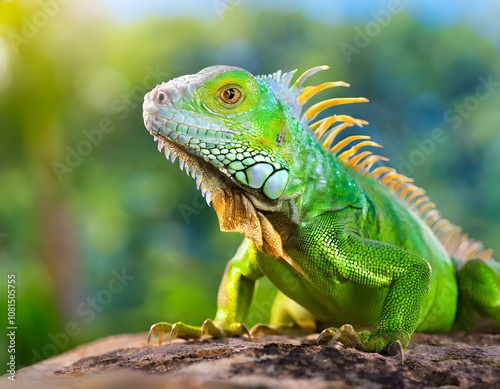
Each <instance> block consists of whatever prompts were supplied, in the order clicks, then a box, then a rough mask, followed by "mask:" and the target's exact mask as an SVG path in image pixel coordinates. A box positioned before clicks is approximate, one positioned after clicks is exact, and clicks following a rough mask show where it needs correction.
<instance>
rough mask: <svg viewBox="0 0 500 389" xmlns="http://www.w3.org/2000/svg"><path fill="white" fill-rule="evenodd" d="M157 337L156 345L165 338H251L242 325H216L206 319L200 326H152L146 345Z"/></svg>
mask: <svg viewBox="0 0 500 389" xmlns="http://www.w3.org/2000/svg"><path fill="white" fill-rule="evenodd" d="M157 335H158V338H159V339H158V344H159V345H162V344H163V342H164V341H165V337H167V339H168V341H169V342H170V341H172V340H174V339H176V338H182V339H200V338H203V337H207V336H211V337H213V338H226V337H229V336H246V337H247V338H251V336H250V332H249V331H248V329H247V328H246V327H245V325H244V324H242V323H231V324H229V325H221V324H217V323H215V322H214V321H212V320H210V319H207V320H205V322H204V323H203V325H202V326H201V327H200V326H192V325H188V324H184V323H182V322H180V321H179V322H177V323H174V324H171V323H167V322H164V321H162V322H160V323H156V324H153V325H152V326H151V328H150V329H149V334H148V345H149V346H151V344H152V342H153V340H154V338H155V337H156V336H157Z"/></svg>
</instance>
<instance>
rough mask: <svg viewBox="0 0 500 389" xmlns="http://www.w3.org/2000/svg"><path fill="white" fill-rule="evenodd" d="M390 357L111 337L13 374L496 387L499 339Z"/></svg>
mask: <svg viewBox="0 0 500 389" xmlns="http://www.w3.org/2000/svg"><path fill="white" fill-rule="evenodd" d="M405 356H406V362H405V364H404V365H402V364H401V362H400V359H399V358H398V357H386V356H382V355H379V354H369V353H364V352H360V351H357V350H353V349H346V348H344V347H343V346H341V345H336V346H330V347H324V346H316V345H315V337H308V338H290V337H285V336H266V337H262V338H261V339H259V340H257V341H247V340H243V339H237V338H230V339H219V340H218V339H205V340H202V341H188V342H186V341H175V342H173V343H172V344H169V345H163V346H155V347H147V345H146V334H137V335H118V336H112V337H109V338H105V339H101V340H97V341H95V342H92V343H89V344H87V345H83V346H80V347H78V348H76V349H74V350H72V351H69V352H67V353H64V354H62V355H60V356H58V357H55V358H51V359H49V360H46V361H43V362H40V363H38V364H36V365H33V366H30V367H27V368H24V369H21V370H20V371H18V372H17V375H16V385H15V386H14V385H12V382H10V381H7V380H6V379H5V377H3V378H2V379H1V380H0V387H1V388H3V387H5V388H8V387H16V388H30V389H33V388H41V389H45V388H69V387H71V388H139V387H140V388H153V389H155V388H187V389H190V388H200V389H201V388H203V389H204V388H208V389H211V388H221V389H224V388H307V389H316V388H321V389H322V388H353V387H355V388H365V387H366V388H429V387H442V388H500V335H491V334H464V333H456V334H447V335H443V334H441V335H426V334H417V335H415V337H414V339H413V341H412V343H411V344H410V347H409V348H408V350H407V351H406V355H405Z"/></svg>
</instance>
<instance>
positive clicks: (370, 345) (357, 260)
mask: <svg viewBox="0 0 500 389" xmlns="http://www.w3.org/2000/svg"><path fill="white" fill-rule="evenodd" d="M349 212H352V211H350V210H345V211H343V212H337V213H334V212H332V213H329V214H326V215H323V216H320V217H317V218H315V219H314V220H313V221H311V222H308V223H305V224H303V226H302V228H301V231H300V236H299V245H300V247H304V248H305V250H304V254H305V255H306V257H307V258H309V259H308V260H314V261H315V263H317V264H318V270H319V271H321V272H322V274H321V276H320V279H319V280H320V282H322V283H324V284H325V285H328V284H329V283H331V284H336V285H335V287H334V288H332V290H333V292H331V293H332V294H331V299H332V301H333V303H338V304H341V305H343V308H344V309H345V310H347V311H348V312H350V313H349V314H348V315H347V317H349V316H352V317H359V314H357V313H358V312H357V311H356V310H357V309H359V308H358V306H357V305H356V302H362V301H363V300H364V299H369V297H370V295H371V294H373V295H376V294H379V295H381V296H384V294H385V297H384V299H383V301H382V302H381V304H374V306H373V307H370V308H369V309H370V310H371V314H370V315H371V316H373V315H377V316H378V321H377V323H376V326H375V329H374V330H373V331H361V332H359V333H357V332H356V331H354V329H353V328H352V326H350V325H346V326H342V327H340V329H338V330H337V329H336V328H330V329H327V330H326V332H324V333H323V335H322V337H325V336H328V335H331V336H333V339H334V340H337V341H340V342H341V343H343V344H344V345H346V346H348V347H354V348H357V349H359V350H362V351H368V352H378V353H380V352H387V351H391V350H393V349H394V348H395V349H397V348H398V347H399V345H398V342H399V343H400V344H401V346H402V347H403V348H406V347H407V345H408V343H409V341H410V338H411V336H412V335H413V333H414V331H415V329H416V327H417V325H418V322H419V318H420V315H421V310H422V307H423V306H424V302H425V299H426V296H427V294H428V292H429V289H430V285H431V268H430V266H429V263H428V262H426V261H425V260H424V259H422V258H420V257H418V256H417V255H415V254H413V253H410V252H408V251H406V250H403V249H401V248H399V247H396V246H394V245H391V244H388V243H383V242H379V241H374V240H369V239H364V238H362V237H361V236H360V235H359V234H358V233H357V232H356V230H354V229H353V228H349V225H347V224H346V220H349V215H350V214H349ZM330 275H331V276H330ZM329 277H331V278H329ZM357 285H359V286H360V287H359V288H358V287H357ZM346 301H351V302H352V306H350V305H349V304H351V303H347V304H346V303H345V302H346ZM335 319H336V320H337V321H338V320H342V319H343V318H342V317H337V318H335Z"/></svg>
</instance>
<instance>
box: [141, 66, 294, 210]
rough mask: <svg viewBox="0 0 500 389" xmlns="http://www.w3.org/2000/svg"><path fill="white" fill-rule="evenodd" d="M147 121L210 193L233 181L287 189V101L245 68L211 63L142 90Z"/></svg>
mask: <svg viewBox="0 0 500 389" xmlns="http://www.w3.org/2000/svg"><path fill="white" fill-rule="evenodd" d="M144 121H145V124H146V127H147V128H148V130H149V131H150V133H151V134H152V135H154V136H155V137H156V138H157V139H158V144H159V147H162V146H163V147H165V153H166V154H167V156H168V157H170V159H171V160H175V158H178V159H179V164H180V166H181V168H182V169H185V170H186V171H187V172H188V173H190V174H191V175H192V176H193V177H194V178H195V179H196V180H197V184H198V186H200V187H201V190H202V192H203V193H204V195H205V196H207V197H208V199H210V198H211V197H213V196H214V195H216V193H215V192H218V191H219V189H221V188H222V189H228V188H229V187H238V188H240V189H241V190H244V191H246V192H248V193H251V194H252V195H253V196H258V197H260V198H261V199H262V200H263V201H266V200H276V199H278V198H279V197H280V196H281V195H282V194H283V193H284V191H285V189H286V186H287V183H288V179H289V169H290V163H289V159H290V157H291V153H290V151H291V150H290V142H291V137H290V132H288V131H286V128H287V126H289V125H293V123H291V121H290V119H289V113H288V108H287V107H285V106H284V105H283V104H282V103H281V102H280V101H279V100H278V99H276V97H275V95H274V94H273V93H272V91H271V90H270V88H269V87H268V86H267V85H266V84H265V82H263V81H262V80H261V79H258V78H255V77H254V76H252V75H251V74H250V73H248V72H247V71H245V70H243V69H239V68H235V67H229V66H212V67H209V68H206V69H203V70H202V71H200V72H199V73H197V74H194V75H188V76H183V77H179V78H176V79H173V80H171V81H169V82H166V83H163V84H161V85H158V86H157V87H156V88H154V89H153V90H152V91H151V92H150V93H148V94H147V95H146V97H145V101H144Z"/></svg>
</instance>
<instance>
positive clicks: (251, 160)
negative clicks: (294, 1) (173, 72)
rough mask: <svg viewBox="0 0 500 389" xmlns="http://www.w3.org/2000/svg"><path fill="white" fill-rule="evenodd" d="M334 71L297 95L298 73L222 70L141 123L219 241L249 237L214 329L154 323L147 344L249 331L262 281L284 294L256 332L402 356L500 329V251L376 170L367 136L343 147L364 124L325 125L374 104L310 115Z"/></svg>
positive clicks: (168, 92)
mask: <svg viewBox="0 0 500 389" xmlns="http://www.w3.org/2000/svg"><path fill="white" fill-rule="evenodd" d="M325 68H326V67H318V68H313V69H311V70H309V71H308V72H306V73H304V74H303V75H302V76H301V77H300V78H299V79H298V80H297V81H296V82H295V83H293V84H292V85H290V84H291V78H292V77H293V74H294V72H291V73H286V74H281V72H277V73H275V74H273V75H270V76H259V77H254V76H252V75H251V74H250V73H248V72H247V71H245V70H243V69H239V68H235V67H228V66H212V67H209V68H206V69H204V70H202V71H201V72H199V73H197V74H194V75H187V76H183V77H179V78H176V79H174V80H171V81H169V82H167V83H164V84H161V85H158V86H157V87H156V88H154V89H153V90H152V91H151V92H150V93H148V94H147V95H146V97H145V102H144V121H145V125H146V127H147V129H148V130H149V131H150V133H151V134H152V135H154V136H155V139H156V140H157V141H158V146H159V149H160V150H161V149H162V148H163V147H164V148H165V153H166V155H167V157H168V158H170V159H171V160H172V162H174V160H175V159H176V158H179V164H180V167H181V169H184V170H186V171H187V172H188V173H189V174H191V175H192V176H193V178H195V179H196V184H197V186H198V188H199V189H201V191H202V194H203V195H204V196H205V197H206V198H207V201H208V202H209V203H210V201H211V202H212V203H213V207H214V209H215V211H216V212H217V216H218V218H219V223H220V226H221V230H223V231H238V232H240V233H241V234H243V235H244V236H245V239H244V241H243V243H242V245H241V247H240V249H239V250H238V252H237V253H236V255H235V256H234V258H233V259H232V260H231V261H230V262H229V264H228V266H227V269H226V272H225V275H224V278H223V280H222V283H221V286H220V289H219V297H218V309H217V314H216V317H215V319H214V320H213V321H212V320H207V321H205V323H204V324H203V326H201V327H195V326H189V325H185V324H183V323H176V324H175V325H171V324H169V323H158V324H156V325H154V326H153V327H152V329H151V332H150V335H153V336H154V335H155V334H157V333H160V336H161V338H160V341H162V339H163V336H164V334H165V333H170V335H171V336H172V337H185V338H194V337H199V336H201V335H203V334H210V335H212V336H216V337H221V336H232V335H242V334H248V331H247V330H246V328H245V326H244V325H243V324H242V323H243V321H244V320H245V316H246V314H247V312H248V309H249V307H250V304H251V300H252V296H253V293H254V285H255V281H256V280H257V279H259V278H260V277H262V276H266V277H268V278H269V279H270V280H271V281H272V282H273V284H274V285H275V286H276V287H277V288H278V289H279V291H280V292H281V293H279V294H278V296H277V298H276V301H275V304H274V306H273V310H272V313H271V322H270V323H269V324H270V327H263V326H260V327H257V328H256V329H254V330H253V333H258V332H263V331H271V329H272V330H274V331H284V330H286V329H287V328H289V327H290V325H291V324H294V325H295V326H296V327H300V328H301V329H302V330H303V332H306V333H308V332H314V331H321V330H325V329H326V330H325V331H323V333H322V335H321V337H322V338H323V337H329V338H330V337H332V336H333V339H334V340H338V341H340V342H342V343H344V344H345V345H347V346H352V347H356V348H358V349H360V350H365V351H372V352H387V351H388V350H389V351H390V350H391V349H393V348H394V347H393V346H394V345H398V344H399V345H402V346H403V347H406V346H407V345H408V343H409V341H410V338H411V336H412V334H413V332H414V331H415V330H419V331H428V332H438V331H449V330H451V329H469V330H473V329H474V330H477V329H479V330H488V331H494V332H499V331H500V264H499V263H498V262H497V261H495V260H494V259H492V258H490V257H491V250H484V248H483V246H482V244H481V243H480V242H477V241H474V240H472V239H468V237H467V236H466V235H462V234H461V231H460V229H459V228H458V227H456V226H454V225H452V224H451V223H449V222H448V221H447V220H444V219H442V218H441V216H440V214H439V212H438V211H437V210H436V209H435V206H434V204H433V203H432V202H431V201H430V200H429V198H428V197H427V196H425V192H424V191H423V190H422V189H420V188H418V187H416V186H415V185H413V184H412V180H411V179H409V178H408V177H405V176H403V175H401V174H398V173H397V172H396V171H395V170H394V169H390V168H388V167H384V166H380V167H376V168H374V167H373V165H374V164H375V163H376V162H378V161H380V160H385V158H382V157H379V156H376V155H374V154H372V153H371V152H370V151H363V150H361V149H362V148H363V147H365V146H375V147H379V145H378V144H376V143H374V142H372V141H370V140H369V137H367V136H350V137H347V138H345V139H344V140H342V141H338V140H336V137H337V135H338V134H339V133H340V132H341V131H342V130H344V129H345V128H347V127H350V126H352V125H353V124H355V125H359V126H361V125H363V124H366V122H364V121H362V120H359V119H353V118H351V117H349V116H345V115H334V116H330V117H326V118H324V119H320V120H316V116H317V115H318V114H319V113H320V112H321V111H323V110H324V109H326V108H328V107H331V106H334V105H339V104H345V103H351V102H364V101H366V99H363V98H353V99H347V98H340V99H330V100H326V101H322V102H320V103H317V104H315V105H313V106H312V107H310V108H309V109H307V110H306V111H305V112H304V113H302V108H303V105H304V104H305V103H306V102H307V100H308V99H309V98H311V97H312V96H314V95H315V94H316V93H318V92H320V91H322V90H324V89H326V88H330V87H335V86H348V85H347V84H345V83H342V82H334V83H325V84H321V85H319V86H316V87H304V86H303V85H302V84H303V82H304V81H305V79H307V78H308V77H309V76H310V75H312V74H314V73H315V72H317V71H318V70H323V69H325ZM337 138H338V137H337ZM459 291H460V293H459ZM346 323H349V324H351V325H352V326H353V327H354V328H356V329H357V330H363V329H369V330H370V331H368V330H363V331H359V332H356V331H354V329H353V328H352V327H351V326H349V325H344V324H346ZM337 327H340V329H339V330H337Z"/></svg>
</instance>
